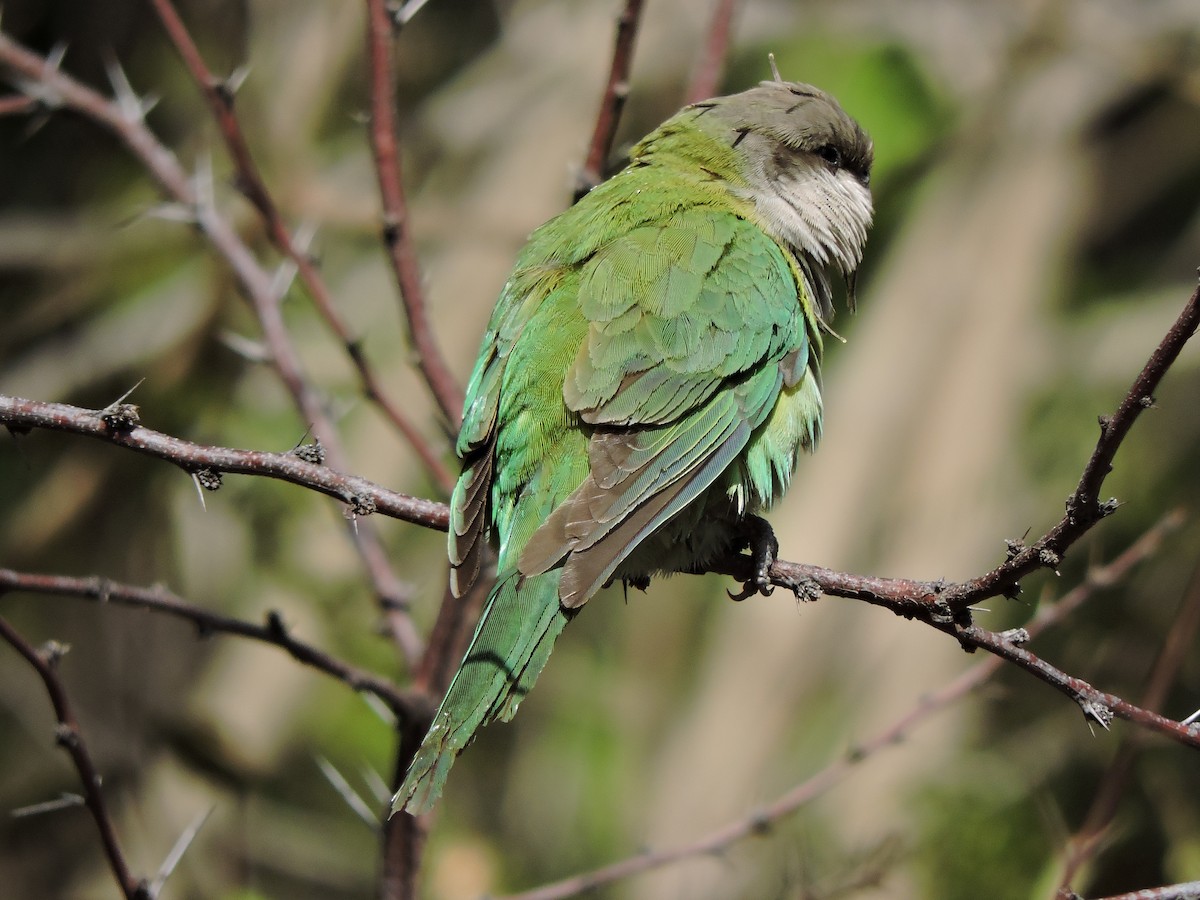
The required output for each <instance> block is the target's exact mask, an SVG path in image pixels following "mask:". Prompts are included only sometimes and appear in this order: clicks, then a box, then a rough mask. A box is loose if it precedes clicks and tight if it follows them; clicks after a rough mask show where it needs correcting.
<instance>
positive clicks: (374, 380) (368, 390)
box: [150, 0, 454, 493]
mask: <svg viewBox="0 0 1200 900" xmlns="http://www.w3.org/2000/svg"><path fill="white" fill-rule="evenodd" d="M150 2H151V4H152V5H153V6H154V11H155V12H156V13H157V14H158V17H159V19H160V20H161V21H162V24H163V28H164V30H165V31H166V32H167V36H168V37H169V38H170V40H171V43H172V44H173V45H174V46H175V49H176V51H177V52H178V53H179V56H180V58H181V59H182V60H183V63H184V65H185V66H186V67H187V70H188V72H189V73H190V74H191V76H192V80H193V81H195V82H196V86H197V87H198V88H199V89H200V91H201V93H202V94H203V95H204V100H205V102H206V103H207V104H208V107H209V109H210V110H211V112H212V115H213V119H214V120H215V121H216V123H217V128H218V130H219V131H220V133H221V137H222V139H223V140H224V142H225V147H226V149H227V150H228V152H229V156H230V159H232V161H233V164H234V167H235V168H236V170H237V186H238V189H239V190H240V191H241V192H242V194H243V195H244V196H245V197H246V199H247V200H249V201H250V203H251V204H252V205H253V206H254V208H255V209H256V210H257V211H258V214H259V216H260V217H261V218H262V220H263V223H264V225H265V226H266V229H267V234H268V235H269V236H270V238H271V243H272V244H274V245H275V247H276V249H277V250H279V251H280V252H281V253H282V254H284V255H285V256H286V257H287V258H288V259H290V260H291V261H292V264H293V265H295V267H296V271H297V273H299V275H300V280H301V281H302V282H303V283H304V286H305V288H306V289H307V290H308V294H309V296H310V297H312V300H313V303H314V304H315V305H316V308H317V311H318V312H319V313H320V314H321V317H322V318H323V319H324V320H325V323H326V324H327V325H328V326H329V329H330V331H332V332H333V333H334V334H335V335H336V336H337V338H338V340H339V341H340V342H341V344H342V346H343V347H344V348H345V351H346V355H347V356H348V357H349V359H350V362H351V363H352V364H353V365H354V369H355V371H356V372H357V373H358V379H359V382H360V384H361V386H362V390H363V394H364V395H365V396H366V397H367V399H368V400H370V401H371V402H372V403H374V404H375V405H376V406H377V407H378V408H379V410H380V411H381V412H382V413H383V414H384V416H385V417H386V418H387V420H388V421H390V422H391V423H392V425H393V426H394V427H395V428H396V430H397V431H399V432H400V433H401V434H402V435H403V436H404V439H405V440H406V441H408V443H409V444H410V445H411V446H412V447H413V449H414V450H416V451H417V455H418V456H420V458H421V462H422V463H423V464H424V465H425V468H426V469H427V470H428V471H429V473H430V475H431V476H432V477H433V479H434V481H436V482H437V484H438V486H439V487H441V488H442V490H443V491H446V492H447V493H448V492H449V491H450V490H451V489H452V488H453V487H454V477H453V476H452V475H451V474H450V471H449V470H448V469H447V468H446V466H445V464H444V463H443V462H442V459H441V456H440V454H438V453H436V452H435V451H434V449H433V448H432V447H431V446H430V445H429V442H428V441H427V440H426V439H425V437H424V436H423V435H422V434H421V432H420V430H419V429H418V428H417V427H416V425H414V424H413V422H412V420H411V419H409V418H408V416H407V415H406V414H405V413H404V411H403V410H401V409H400V407H399V405H397V403H396V402H395V400H394V399H392V398H391V397H389V396H388V394H387V392H386V390H385V389H384V386H383V383H382V381H381V380H380V378H379V376H378V375H377V374H376V372H375V370H374V368H373V367H372V366H371V364H370V362H369V361H368V360H367V358H366V355H365V354H364V352H363V347H362V342H361V340H359V339H358V338H355V337H354V336H353V335H352V334H351V333H350V328H349V326H348V325H347V323H346V321H345V320H344V319H343V318H342V316H341V314H340V313H339V312H338V311H337V308H336V307H335V306H334V302H333V296H332V295H331V293H330V291H329V286H328V285H327V284H326V283H325V280H324V278H323V277H322V276H321V273H320V271H319V270H318V269H317V266H316V265H315V263H314V262H313V259H312V257H311V255H310V254H309V253H308V252H307V250H306V249H304V248H302V247H300V246H298V244H297V242H296V239H295V237H294V236H293V235H292V233H291V231H290V229H289V228H288V226H287V224H286V223H285V222H284V220H283V216H282V215H281V214H280V212H279V207H278V206H277V205H276V204H275V201H274V199H273V198H272V196H271V193H270V191H269V190H268V189H267V185H266V182H265V181H264V180H263V177H262V173H261V172H260V171H259V169H258V165H257V164H256V163H255V162H254V157H253V155H252V154H251V153H250V147H249V145H248V144H247V143H246V138H245V135H244V134H243V132H242V127H241V123H240V122H239V121H238V117H237V113H236V111H235V109H234V90H235V89H234V86H233V85H232V84H231V83H230V82H229V81H228V80H222V79H219V78H217V77H216V76H215V75H213V74H212V72H211V71H210V70H209V68H208V66H207V64H206V63H205V62H204V57H203V56H202V55H201V54H200V49H199V48H198V47H197V46H196V42H195V41H194V40H193V39H192V36H191V34H190V32H189V31H188V29H187V26H186V25H185V24H184V22H183V20H182V19H181V18H180V17H179V13H178V11H177V10H176V9H175V6H174V5H173V4H172V3H171V0H150Z"/></svg>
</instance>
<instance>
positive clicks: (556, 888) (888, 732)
mask: <svg viewBox="0 0 1200 900" xmlns="http://www.w3.org/2000/svg"><path fill="white" fill-rule="evenodd" d="M1182 521H1183V513H1182V512H1181V511H1179V510H1175V511H1173V512H1171V513H1168V514H1167V515H1166V516H1164V517H1163V518H1162V519H1160V520H1159V521H1158V522H1157V523H1155V524H1154V525H1153V526H1152V527H1151V528H1150V529H1149V530H1147V531H1146V532H1145V533H1144V534H1143V535H1142V536H1141V537H1139V538H1138V539H1137V540H1136V541H1134V542H1133V543H1132V544H1131V545H1130V546H1129V547H1127V548H1126V549H1125V551H1124V552H1122V553H1121V554H1120V555H1119V556H1117V557H1116V558H1115V559H1113V560H1112V561H1111V562H1109V563H1108V564H1106V565H1104V566H1097V567H1095V568H1092V569H1090V570H1089V571H1088V573H1087V575H1086V576H1085V578H1084V580H1083V582H1082V583H1080V584H1079V585H1077V586H1076V587H1075V588H1074V589H1073V590H1071V591H1069V592H1068V593H1067V594H1065V595H1064V596H1063V597H1062V598H1061V599H1060V600H1059V601H1058V602H1057V603H1047V604H1043V605H1042V606H1041V607H1040V608H1039V610H1038V613H1037V615H1036V616H1035V617H1034V619H1033V621H1031V622H1030V623H1029V627H1028V629H1027V630H1028V632H1029V634H1030V636H1034V635H1037V634H1040V633H1041V632H1043V631H1045V630H1046V629H1047V628H1050V627H1051V626H1053V625H1055V624H1057V623H1059V622H1061V621H1063V620H1064V619H1065V618H1066V617H1067V616H1068V615H1069V614H1070V613H1072V612H1074V611H1075V610H1077V609H1078V608H1079V607H1080V606H1081V605H1082V604H1083V603H1085V602H1087V601H1088V600H1089V599H1090V598H1091V597H1093V596H1094V595H1095V594H1096V593H1097V592H1098V591H1099V590H1102V589H1104V588H1108V587H1111V586H1112V585H1114V584H1117V583H1119V582H1120V581H1122V580H1123V579H1124V578H1125V577H1126V576H1128V574H1129V573H1130V571H1132V569H1133V568H1134V567H1135V566H1136V565H1138V564H1139V563H1141V562H1142V561H1144V560H1146V559H1148V558H1149V557H1151V556H1153V555H1154V554H1155V553H1157V552H1158V550H1159V548H1160V547H1161V546H1162V542H1163V540H1164V539H1165V538H1166V536H1167V535H1168V534H1170V533H1171V532H1172V531H1175V530H1176V529H1178V528H1179V526H1180V524H1181V523H1182ZM1003 665H1004V660H1003V659H1002V658H1001V657H999V656H993V657H991V658H989V659H988V660H986V661H984V662H982V663H979V664H978V665H975V666H972V667H971V668H969V669H967V670H966V671H965V672H963V673H962V674H961V675H959V676H958V677H957V678H955V679H954V680H953V681H951V682H950V683H948V684H946V685H944V686H943V687H941V688H940V689H938V690H937V691H934V692H933V693H931V694H928V695H926V696H924V697H922V698H921V701H920V703H919V704H918V705H917V706H915V707H913V708H912V709H911V710H909V711H908V712H906V713H905V714H904V715H902V716H900V717H899V718H898V719H896V720H895V721H894V722H892V723H891V724H890V725H888V726H887V727H886V728H884V729H883V730H882V731H880V732H879V733H877V734H876V735H875V736H874V737H871V738H869V739H868V740H866V741H863V742H861V743H858V744H855V745H854V746H853V747H851V748H850V749H849V750H848V751H847V752H846V753H845V754H844V755H843V756H841V757H839V758H838V759H836V760H834V761H833V762H831V763H830V764H829V765H827V766H826V767H825V768H824V769H822V770H821V771H819V772H817V773H815V774H814V775H812V776H811V777H809V778H807V779H806V780H804V781H803V782H801V783H800V784H798V785H796V786H795V787H793V788H791V789H790V790H788V791H787V792H786V793H784V794H782V795H781V796H779V797H778V798H776V799H775V800H773V801H772V802H771V803H769V804H767V805H766V806H764V807H761V808H759V809H757V810H755V812H754V814H753V815H751V816H747V817H745V818H743V819H739V820H737V821H735V822H731V823H729V824H727V825H725V826H722V827H721V828H718V829H717V830H715V831H713V832H711V833H709V834H708V835H706V836H704V837H702V838H700V839H699V840H696V841H692V842H689V843H687V844H683V845H681V846H678V847H672V848H669V849H666V850H658V851H654V850H646V851H643V852H642V853H639V854H637V855H636V856H632V857H629V858H628V859H624V860H621V861H619V862H616V863H613V864H611V865H608V866H604V867H602V868H599V869H595V870H593V871H591V872H585V873H582V874H579V875H573V876H571V877H570V878H565V879H563V880H561V881H556V882H553V883H551V884H546V885H543V886H541V887H539V888H534V889H533V890H529V891H524V892H522V893H519V894H513V895H510V896H508V897H507V898H504V900H563V898H566V897H573V896H575V895H577V894H582V893H585V892H587V891H589V890H594V889H596V888H598V887H601V886H603V885H605V884H610V883H612V882H614V881H621V880H624V879H626V878H631V877H634V876H636V875H640V874H642V873H644V872H648V871H651V870H653V869H659V868H662V867H664V866H668V865H671V864H673V863H676V862H681V861H683V860H686V859H692V858H695V857H697V856H703V855H707V854H712V853H718V852H720V851H722V850H724V849H726V848H727V847H729V846H731V845H732V844H734V843H736V842H738V841H740V840H744V839H746V838H749V837H753V836H754V835H757V834H761V833H762V832H763V830H764V829H766V828H769V827H771V826H772V825H774V824H775V823H776V822H779V821H780V820H782V819H784V818H786V817H787V816H790V815H792V814H793V813H795V812H797V811H798V810H800V809H801V808H803V807H804V806H807V805H808V804H809V803H811V802H813V801H814V800H816V799H817V798H818V797H820V796H822V795H823V794H825V793H826V792H828V791H829V790H830V789H831V788H833V787H834V786H835V785H837V784H839V783H841V782H842V781H844V780H845V779H846V777H847V776H848V775H850V773H851V772H853V771H854V770H855V769H857V768H858V767H859V766H860V765H862V764H863V763H865V762H866V761H867V760H869V759H871V758H872V757H874V756H876V755H878V754H879V753H880V752H882V751H884V750H887V749H888V748H890V747H895V746H897V745H899V744H900V743H901V742H903V740H904V739H905V738H906V737H907V736H908V735H909V734H911V733H912V731H913V730H914V729H915V728H916V727H917V726H918V725H919V724H921V723H923V722H925V721H926V720H928V719H929V718H931V717H932V716H933V715H934V714H935V713H937V712H939V711H941V710H943V709H946V708H947V707H949V706H951V705H952V704H954V703H956V702H957V701H959V700H960V699H962V698H963V697H964V696H966V695H967V694H969V693H970V692H971V691H974V690H976V689H977V688H978V687H979V686H980V685H982V684H984V683H985V682H986V681H987V680H988V679H990V678H991V677H992V676H993V675H995V674H996V673H997V672H998V671H999V670H1000V669H1001V667H1002V666H1003Z"/></svg>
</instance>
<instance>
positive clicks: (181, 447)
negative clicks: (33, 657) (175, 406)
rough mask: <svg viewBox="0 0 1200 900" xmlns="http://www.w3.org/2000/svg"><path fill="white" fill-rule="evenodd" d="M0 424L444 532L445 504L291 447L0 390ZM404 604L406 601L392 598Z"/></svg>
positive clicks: (356, 513)
mask: <svg viewBox="0 0 1200 900" xmlns="http://www.w3.org/2000/svg"><path fill="white" fill-rule="evenodd" d="M0 425H6V426H7V427H8V428H9V429H10V430H13V431H17V432H20V431H25V430H28V429H30V428H45V429H50V430H53V431H69V432H71V433H73V434H81V435H85V436H87V437H93V438H100V439H102V440H106V441H108V442H110V443H113V444H117V445H118V446H121V447H125V448H128V449H130V450H134V451H136V452H138V453H145V454H147V455H149V456H155V457H157V458H159V459H165V460H167V461H169V462H173V463H175V464H176V465H177V466H179V467H180V468H182V469H183V470H184V471H186V472H189V473H191V472H202V471H205V470H207V471H210V472H228V473H231V474H238V475H261V476H265V477H267V478H277V479H279V480H281V481H288V482H291V483H292V484H297V485H300V486H301V487H306V488H310V489H311V490H315V491H319V492H320V493H322V494H326V495H328V496H330V497H333V498H334V499H336V500H340V501H342V502H343V503H345V504H346V506H347V508H348V509H347V512H348V513H349V514H350V515H355V516H359V517H362V516H367V515H370V514H371V513H375V512H378V513H383V514H384V515H386V516H390V517H392V518H396V519H403V520H405V521H408V522H412V523H414V524H416V525H424V526H425V527H426V528H436V529H440V530H442V531H444V530H445V529H446V522H447V515H448V513H447V510H446V505H445V504H444V503H438V502H436V501H433V500H425V499H422V498H420V497H411V496H409V495H407V494H401V493H399V492H398V491H393V490H389V489H388V488H385V487H383V486H381V485H378V484H375V483H374V482H372V481H368V480H367V479H365V478H360V477H358V476H357V475H346V474H343V473H341V472H338V471H336V470H335V469H332V468H330V467H328V466H325V465H319V464H317V463H311V462H308V461H306V460H304V459H303V458H302V457H301V456H300V455H298V454H297V453H296V452H291V453H271V452H268V451H266V450H234V449H231V448H228V447H212V446H206V445H203V444H195V443H192V442H191V441H185V440H183V439H182V438H177V437H172V436H171V435H168V434H163V433H162V432H161V431H153V430H152V429H149V428H145V427H143V426H142V425H139V424H134V423H132V422H127V421H123V420H122V421H117V422H114V421H113V417H112V408H111V407H110V408H109V409H108V410H90V409H83V408H81V407H78V406H69V405H67V404H65V403H43V402H41V401H38V400H24V399H22V398H20V397H8V396H4V395H0ZM393 602H394V603H395V604H396V606H397V608H403V607H404V605H405V600H404V598H403V597H397V598H396V599H395V600H394V601H393Z"/></svg>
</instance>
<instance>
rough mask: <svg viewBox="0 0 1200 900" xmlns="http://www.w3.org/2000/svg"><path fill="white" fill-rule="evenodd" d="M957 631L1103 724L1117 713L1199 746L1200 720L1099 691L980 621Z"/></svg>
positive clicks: (967, 641) (970, 644)
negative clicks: (1182, 718)
mask: <svg viewBox="0 0 1200 900" xmlns="http://www.w3.org/2000/svg"><path fill="white" fill-rule="evenodd" d="M956 633H957V635H958V638H959V640H960V641H962V642H963V645H964V646H967V647H981V648H982V649H984V650H987V651H988V652H989V653H994V654H996V655H997V656H1000V657H1003V658H1004V659H1006V660H1008V661H1009V662H1011V663H1014V664H1016V665H1017V666H1018V667H1020V668H1022V669H1024V670H1025V671H1026V672H1029V673H1030V674H1031V675H1033V676H1035V677H1037V678H1040V679H1041V680H1042V681H1044V682H1046V684H1048V685H1050V686H1051V687H1053V688H1057V689H1058V690H1059V691H1061V692H1062V693H1064V694H1066V695H1067V696H1068V697H1070V698H1071V699H1072V700H1074V701H1075V702H1076V703H1078V704H1079V707H1080V709H1082V710H1083V714H1084V716H1085V717H1087V718H1088V719H1090V720H1091V721H1093V722H1095V723H1096V724H1097V725H1100V726H1101V727H1103V728H1108V723H1109V722H1110V721H1111V719H1112V717H1113V716H1114V715H1115V716H1118V717H1120V718H1122V719H1125V720H1127V721H1129V722H1133V723H1134V724H1135V725H1139V726H1141V727H1142V728H1144V729H1146V730H1147V731H1155V732H1158V733H1159V734H1161V735H1164V736H1165V737H1169V738H1173V739H1175V740H1176V741H1178V742H1179V743H1181V744H1185V745H1186V746H1189V747H1195V748H1197V749H1200V723H1195V724H1192V725H1184V724H1183V723H1182V722H1177V721H1175V720H1174V719H1168V718H1167V717H1166V716H1161V715H1159V714H1158V713H1156V712H1152V711H1151V710H1148V709H1143V708H1142V707H1140V706H1136V705H1134V704H1132V703H1130V702H1129V701H1127V700H1122V699H1121V698H1120V697H1118V696H1116V695H1115V694H1106V693H1104V692H1103V691H1099V690H1097V689H1096V688H1094V687H1092V686H1091V685H1090V684H1088V683H1087V682H1086V681H1084V680H1083V679H1081V678H1076V677H1074V676H1073V675H1068V674H1067V673H1066V672H1063V671H1062V670H1061V669H1056V668H1055V667H1054V666H1052V665H1050V664H1049V663H1048V662H1046V661H1045V660H1043V659H1041V658H1039V657H1037V656H1034V655H1033V654H1032V653H1030V652H1029V651H1028V650H1026V649H1024V648H1023V647H1019V646H1017V644H1016V643H1015V642H1014V641H1012V640H1011V639H1010V638H1008V637H1006V636H1005V635H1003V634H997V633H996V632H994V631H988V630H987V629H984V628H980V627H979V626H978V625H971V626H969V627H966V628H959V629H958V630H957V632H956Z"/></svg>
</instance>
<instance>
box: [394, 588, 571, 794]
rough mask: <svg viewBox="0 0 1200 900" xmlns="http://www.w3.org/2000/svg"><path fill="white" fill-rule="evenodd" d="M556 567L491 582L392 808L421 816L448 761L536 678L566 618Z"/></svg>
mask: <svg viewBox="0 0 1200 900" xmlns="http://www.w3.org/2000/svg"><path fill="white" fill-rule="evenodd" d="M561 571H562V570H561V569H553V570H551V571H549V572H544V573H543V574H541V575H535V576H533V577H531V578H523V577H522V576H521V575H520V574H519V573H518V572H516V571H515V570H510V571H509V572H507V573H505V574H504V575H503V576H501V578H500V579H499V580H498V581H497V582H496V586H495V587H493V588H492V592H491V593H490V594H489V595H488V599H487V603H486V605H485V606H484V608H483V616H482V617H481V618H480V620H479V625H478V626H477V627H476V629H475V636H474V637H472V638H471V645H470V646H469V647H468V648H467V652H466V655H465V656H464V657H463V661H462V663H461V664H460V665H459V667H458V672H456V673H455V675H454V679H453V680H452V681H451V682H450V687H449V688H448V689H447V691H446V696H445V697H444V698H443V699H442V704H441V706H439V707H438V711H437V714H436V715H435V716H434V717H433V724H432V725H430V726H429V732H428V733H427V734H426V735H425V739H424V740H423V741H422V742H421V747H420V749H418V750H417V755H416V756H415V757H414V758H413V761H412V765H410V766H409V768H408V774H407V775H406V776H405V778H404V784H402V785H401V786H400V790H399V791H397V792H396V796H395V797H394V798H393V799H392V811H393V812H395V811H396V810H399V809H404V810H407V811H408V812H410V813H412V814H413V815H418V814H420V813H423V812H428V811H429V810H430V809H431V808H432V807H433V804H434V802H435V801H436V800H437V798H438V797H439V796H440V795H441V793H442V787H443V785H445V783H446V776H447V775H448V774H449V772H450V766H451V765H453V764H454V759H455V757H457V756H458V754H459V753H461V752H462V751H463V749H464V748H465V747H466V746H467V745H468V744H469V743H471V740H472V739H473V738H474V737H475V732H476V730H478V729H479V728H480V726H482V725H487V724H488V723H489V722H492V721H493V720H495V719H500V720H501V721H508V720H509V719H511V718H512V717H513V715H514V714H515V713H516V711H517V706H519V705H520V703H521V701H522V700H523V699H525V695H526V694H528V693H529V691H530V689H531V688H532V687H533V683H534V682H535V681H536V680H537V677H538V675H539V674H540V673H541V671H542V668H543V667H544V666H545V665H546V660H547V659H549V657H550V651H551V650H552V649H553V648H554V641H555V639H556V638H557V637H558V636H559V634H561V633H562V630H563V626H564V625H566V624H567V621H568V620H569V619H570V618H571V616H572V615H573V612H572V611H568V610H564V609H563V608H562V605H561V604H560V603H559V600H558V581H559V576H560V574H561Z"/></svg>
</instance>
